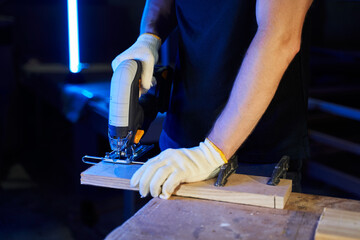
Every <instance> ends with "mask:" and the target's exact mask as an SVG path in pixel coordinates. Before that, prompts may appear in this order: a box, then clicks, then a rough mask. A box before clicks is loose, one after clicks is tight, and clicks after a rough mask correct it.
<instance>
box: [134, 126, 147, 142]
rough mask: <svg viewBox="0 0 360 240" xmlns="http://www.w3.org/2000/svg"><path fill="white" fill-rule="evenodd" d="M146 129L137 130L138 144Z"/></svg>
mask: <svg viewBox="0 0 360 240" xmlns="http://www.w3.org/2000/svg"><path fill="white" fill-rule="evenodd" d="M144 133H145V132H144V130H140V129H139V130H137V132H136V134H135V137H134V143H135V144H138V143H139V142H140V139H141V138H142V136H143V135H144Z"/></svg>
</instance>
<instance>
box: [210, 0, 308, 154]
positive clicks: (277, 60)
mask: <svg viewBox="0 0 360 240" xmlns="http://www.w3.org/2000/svg"><path fill="white" fill-rule="evenodd" d="M311 3H312V0H291V1H289V0H258V1H257V3H256V19H257V23H258V30H257V32H256V35H255V37H254V38H253V40H252V42H251V44H250V47H249V49H248V50H247V53H246V56H245V58H244V60H243V63H242V65H241V67H240V70H239V73H238V75H237V77H236V80H235V83H234V86H233V89H232V92H231V94H230V98H229V101H228V103H227V105H226V107H225V109H224V110H223V112H222V113H221V115H220V116H219V117H218V119H217V121H216V122H215V124H214V127H213V129H212V130H211V132H210V134H209V139H210V141H212V142H213V143H214V144H215V145H216V146H217V147H218V148H220V149H221V150H222V152H223V153H224V155H225V157H226V158H227V159H229V158H230V157H231V156H232V155H233V154H234V153H235V152H236V150H237V149H238V148H239V147H240V146H241V144H242V143H243V142H244V141H245V139H246V138H247V137H248V136H249V135H250V133H251V132H252V130H253V129H254V128H255V126H256V124H257V123H258V121H259V120H260V118H261V116H262V115H263V114H264V112H265V110H266V109H267V107H268V106H269V104H270V102H271V100H272V98H273V97H274V95H275V92H276V89H277V87H278V85H279V82H280V80H281V78H282V76H283V74H284V72H285V70H286V69H287V67H288V66H289V64H290V62H291V61H292V59H293V58H294V56H295V55H296V53H297V52H298V51H299V48H300V42H301V31H302V27H303V23H304V19H305V15H306V13H307V11H308V9H309V7H310V5H311Z"/></svg>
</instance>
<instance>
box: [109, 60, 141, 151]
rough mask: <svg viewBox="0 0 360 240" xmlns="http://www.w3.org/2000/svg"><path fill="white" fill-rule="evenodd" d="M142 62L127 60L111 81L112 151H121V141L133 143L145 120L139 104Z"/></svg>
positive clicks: (110, 125) (110, 127)
mask: <svg viewBox="0 0 360 240" xmlns="http://www.w3.org/2000/svg"><path fill="white" fill-rule="evenodd" d="M141 71H142V67H141V62H140V61H138V60H125V61H123V62H121V63H120V64H119V65H118V67H117V68H116V69H115V71H114V74H113V76H112V79H111V86H110V102H109V140H110V146H111V148H112V150H119V147H120V146H119V145H123V144H124V143H123V142H119V139H124V141H125V140H126V141H129V143H133V142H134V139H135V136H136V134H137V132H138V130H139V129H140V128H141V126H142V123H143V120H144V112H143V109H142V107H141V105H140V104H139V92H140V90H139V85H140V76H141Z"/></svg>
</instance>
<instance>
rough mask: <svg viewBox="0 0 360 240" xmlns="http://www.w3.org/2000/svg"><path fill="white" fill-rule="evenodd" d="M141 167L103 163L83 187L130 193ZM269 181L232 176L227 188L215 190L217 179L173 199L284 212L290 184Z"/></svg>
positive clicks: (183, 189) (185, 188)
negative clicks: (179, 197) (112, 189)
mask: <svg viewBox="0 0 360 240" xmlns="http://www.w3.org/2000/svg"><path fill="white" fill-rule="evenodd" d="M139 167H140V166H139V165H120V164H112V163H106V162H100V163H98V164H96V165H94V166H93V167H91V168H89V169H88V170H86V171H84V172H83V173H81V184H87V185H95V186H101V187H110V188H118V189H127V190H138V189H137V188H133V187H131V186H130V178H131V176H132V174H133V173H134V172H135V171H136V170H137V169H138V168H139ZM267 180H268V178H266V177H259V176H250V175H243V174H233V175H231V176H230V177H229V179H228V183H227V184H226V186H225V187H215V186H214V182H215V179H209V180H207V181H201V182H196V183H187V184H181V185H180V186H179V187H178V188H177V189H176V190H175V193H174V195H177V196H185V197H193V198H202V199H209V200H216V201H223V202H232V203H241V204H249V205H255V206H262V207H269V208H280V209H282V208H284V206H285V203H286V201H287V199H288V197H289V195H290V193H291V186H292V183H291V180H287V179H282V180H281V181H280V183H279V185H277V186H269V185H266V182H267Z"/></svg>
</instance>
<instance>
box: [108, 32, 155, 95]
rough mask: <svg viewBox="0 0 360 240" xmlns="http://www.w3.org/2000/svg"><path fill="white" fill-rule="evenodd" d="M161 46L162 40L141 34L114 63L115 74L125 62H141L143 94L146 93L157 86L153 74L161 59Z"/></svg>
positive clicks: (151, 35)
mask: <svg viewBox="0 0 360 240" xmlns="http://www.w3.org/2000/svg"><path fill="white" fill-rule="evenodd" d="M160 46H161V39H160V38H159V37H157V36H156V35H153V34H149V33H144V34H141V35H140V36H139V37H138V39H137V40H136V42H135V43H134V44H133V45H132V46H131V47H130V48H128V49H127V50H126V51H124V52H123V53H121V54H120V55H118V56H117V57H116V58H115V59H114V60H113V61H112V63H111V66H112V69H113V71H114V72H115V70H116V68H117V67H118V66H119V64H120V63H121V62H122V61H124V60H127V59H136V60H139V61H141V63H142V73H141V93H145V92H146V91H147V90H149V89H150V87H151V86H152V85H154V84H156V82H155V79H153V72H154V66H155V64H156V63H157V61H158V58H159V53H158V52H159V48H160Z"/></svg>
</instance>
